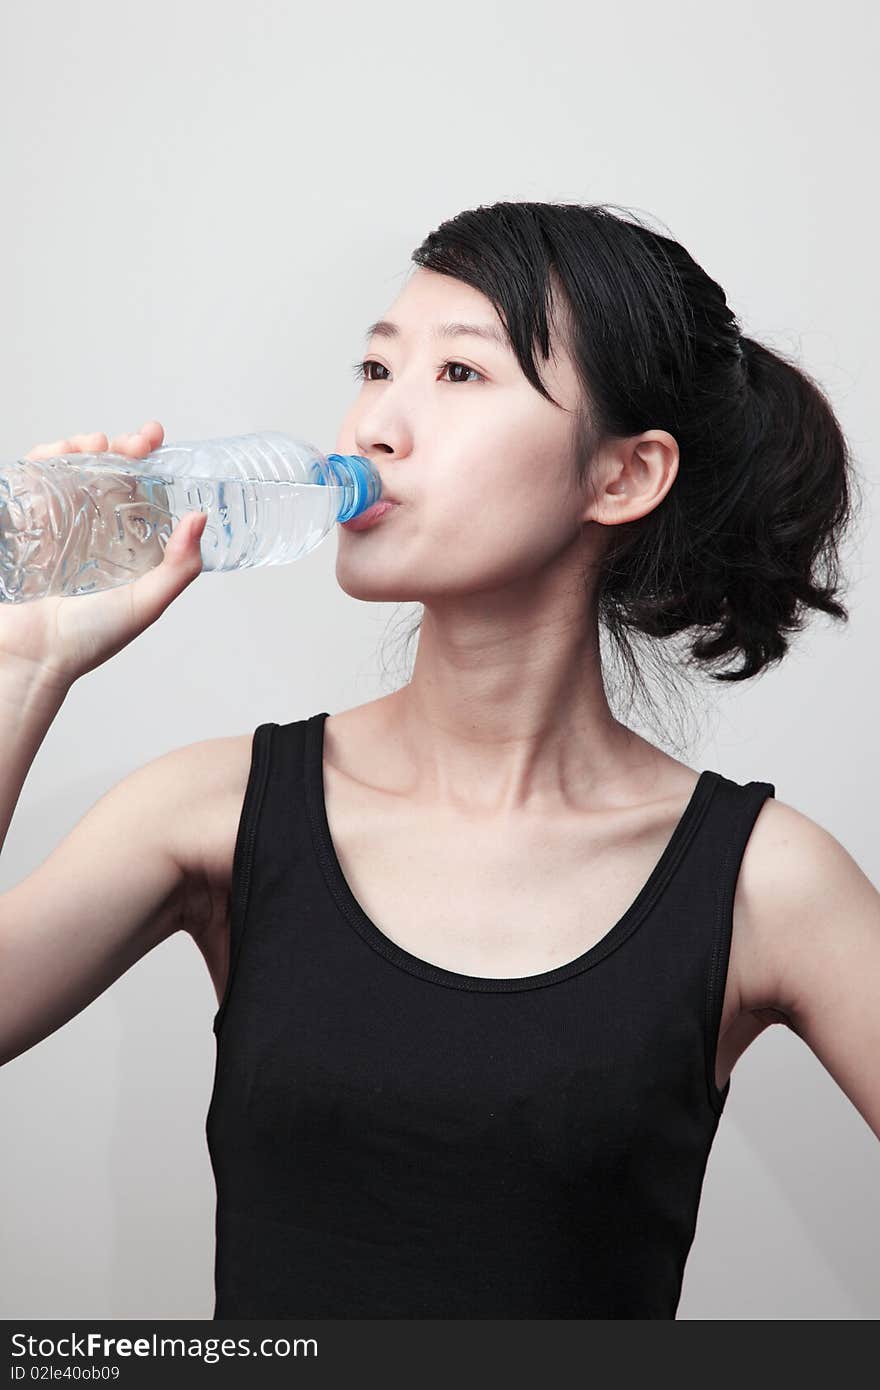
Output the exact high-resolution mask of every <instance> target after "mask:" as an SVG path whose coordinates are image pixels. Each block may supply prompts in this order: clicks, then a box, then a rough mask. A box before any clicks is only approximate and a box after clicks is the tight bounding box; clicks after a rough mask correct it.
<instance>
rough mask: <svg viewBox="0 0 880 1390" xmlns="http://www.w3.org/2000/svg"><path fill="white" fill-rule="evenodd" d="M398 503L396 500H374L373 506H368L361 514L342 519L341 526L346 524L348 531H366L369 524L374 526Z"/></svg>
mask: <svg viewBox="0 0 880 1390" xmlns="http://www.w3.org/2000/svg"><path fill="white" fill-rule="evenodd" d="M397 505H398V504H397V503H396V502H374V503H373V505H372V507H367V510H366V511H365V512H361V514H360V516H355V517H352V519H351V521H341V522H340V523H339V524H340V526H344V527H345V529H346V531H365V530H366V529H367V527H368V526H373V525H374V524H375V523H376V522H377V521H378V520H379V519H380V517H383V516H384V515H385V514H386V512H390V511H392V510H393V509H394V507H396V506H397Z"/></svg>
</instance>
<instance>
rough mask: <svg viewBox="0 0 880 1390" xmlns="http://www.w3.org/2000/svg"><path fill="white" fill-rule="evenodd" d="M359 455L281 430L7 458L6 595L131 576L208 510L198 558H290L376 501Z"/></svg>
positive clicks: (107, 584) (1, 588)
mask: <svg viewBox="0 0 880 1390" xmlns="http://www.w3.org/2000/svg"><path fill="white" fill-rule="evenodd" d="M381 495H382V481H381V478H380V477H379V474H378V472H377V471H376V469H375V468H374V466H373V464H372V463H371V462H370V460H369V459H366V458H363V457H362V456H361V455H360V454H326V455H325V454H323V453H322V452H321V451H320V449H317V448H315V447H314V445H312V444H307V443H305V442H303V441H302V440H297V439H293V438H291V436H290V435H286V434H282V433H280V432H278V431H274V430H267V431H263V432H261V433H259V434H243V435H236V436H232V437H229V438H225V439H204V440H195V441H191V442H188V443H178V444H163V445H162V446H161V447H160V448H158V449H154V450H153V452H152V453H151V454H148V455H147V457H146V458H144V459H139V460H137V462H136V464H133V463H132V461H131V459H127V458H124V457H123V456H122V455H120V454H109V453H103V454H79V453H77V454H63V455H61V456H60V457H58V458H55V459H41V460H38V461H37V460H29V459H21V460H19V461H18V462H17V463H15V464H13V465H11V466H8V467H6V468H0V602H4V603H26V602H28V601H29V600H32V599H38V598H44V597H46V596H48V595H50V594H61V595H64V596H67V597H73V596H76V595H80V594H90V593H94V592H96V591H98V590H100V589H111V588H115V587H116V586H117V585H119V584H127V583H129V582H130V581H131V580H133V579H136V578H137V577H138V576H139V575H141V574H145V573H146V572H147V570H149V569H152V568H153V567H154V566H155V565H158V564H160V563H161V561H162V555H163V553H164V550H165V546H166V545H167V543H168V540H169V538H170V536H171V532H172V529H173V528H174V526H175V525H176V524H177V522H178V521H179V520H180V519H181V517H183V516H184V515H185V514H186V513H187V512H190V511H206V512H207V513H208V519H207V521H206V523H205V529H204V531H203V532H202V536H201V541H200V546H201V554H202V569H203V570H204V571H211V570H237V569H252V568H255V567H256V566H259V565H284V564H288V563H290V562H291V561H292V560H298V559H299V558H300V557H301V556H303V555H307V554H308V553H309V552H310V551H311V550H314V548H315V546H317V545H318V544H320V542H321V541H322V540H323V539H324V538H325V537H326V536H327V535H329V533H330V531H331V530H332V529H333V527H334V525H335V524H336V523H337V522H345V521H348V520H351V519H352V518H354V517H358V516H362V515H363V513H364V512H366V511H367V510H368V508H370V507H372V506H374V505H375V503H377V502H378V501H379V499H380V498H381Z"/></svg>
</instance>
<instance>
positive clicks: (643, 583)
mask: <svg viewBox="0 0 880 1390" xmlns="http://www.w3.org/2000/svg"><path fill="white" fill-rule="evenodd" d="M614 207H616V205H614V204H602V205H598V204H586V205H584V204H572V203H546V202H541V203H536V202H519V203H510V202H499V203H494V204H492V205H490V206H480V207H478V208H475V209H469V210H467V211H465V212H461V213H459V214H458V215H457V216H455V217H453V218H451V219H449V220H447V221H445V222H442V223H441V224H440V226H439V227H438V228H437V229H436V231H432V232H430V233H429V235H428V236H427V237H426V238H425V239H424V241H423V242H422V244H421V245H420V246H419V247H417V249H416V250H415V251H414V252H413V253H412V257H411V259H412V261H413V263H414V265H415V266H417V267H424V268H426V269H428V270H433V271H436V272H438V273H440V274H442V275H449V276H452V277H454V278H455V279H458V280H461V281H462V282H464V283H465V284H467V285H471V286H472V287H474V288H475V289H477V290H480V291H481V292H482V293H483V294H484V295H486V296H487V298H488V299H489V300H490V301H491V302H492V304H493V305H494V306H495V309H496V310H497V312H498V315H499V317H500V319H501V322H502V324H503V325H504V328H505V330H506V332H507V334H508V337H509V339H510V342H511V346H512V348H513V350H514V352H515V353H516V357H517V360H518V361H519V364H520V367H521V368H522V371H523V373H524V375H525V376H526V378H527V379H528V381H529V382H530V383H531V384H532V385H533V386H534V388H535V390H536V391H538V392H540V393H541V395H543V396H545V397H546V398H547V399H548V400H552V399H553V397H552V396H551V395H550V394H549V392H548V391H547V389H546V387H545V385H544V383H543V381H542V379H541V376H540V373H539V371H538V368H537V366H536V359H535V349H536V347H537V349H538V350H539V351H540V353H541V356H542V358H543V359H544V360H545V361H546V360H547V358H548V355H549V351H550V346H551V345H550V333H549V324H550V321H552V322H554V323H558V324H559V325H560V327H561V329H562V330H563V331H564V335H565V336H564V341H565V345H566V348H567V349H568V351H569V352H570V354H571V357H572V360H573V362H574V364H575V367H576V370H577V373H578V377H579V380H580V384H581V387H582V392H583V398H582V404H581V407H580V409H579V411H578V414H577V417H576V420H575V428H574V435H573V438H574V440H575V468H576V480H577V482H578V484H581V483H583V482H585V481H587V482H588V481H589V476H590V465H591V463H592V461H593V459H594V457H595V456H596V453H597V451H598V450H599V449H600V448H601V447H602V445H603V443H605V442H607V441H609V440H612V439H614V438H625V437H629V436H633V435H638V434H640V433H642V432H643V431H645V430H648V429H655V428H656V429H664V430H668V431H669V432H670V433H671V434H672V435H673V436H674V437H675V439H676V442H677V444H678V447H679V467H678V473H677V476H676V478H675V479H674V481H673V483H672V486H671V487H670V489H669V491H668V492H667V494H666V496H665V497H664V498H663V499H662V501H661V502H660V503H659V504H658V505H657V506H656V507H654V508H653V509H652V510H651V511H650V512H648V513H647V514H646V515H644V516H642V517H639V518H638V519H637V520H635V521H632V522H626V523H622V524H620V525H615V526H609V527H607V528H605V529H607V530H608V531H609V532H610V533H612V534H611V535H610V537H609V542H608V546H607V549H606V550H605V551H604V553H603V555H602V559H601V562H600V563H599V565H598V566H597V568H596V570H595V571H593V572H592V573H591V583H594V584H595V586H596V587H595V602H596V604H597V608H598V618H599V625H600V632H604V634H605V635H606V636H607V638H608V639H609V641H610V643H611V647H612V650H613V651H615V652H616V654H617V656H618V657H619V658H620V659H621V661H622V663H623V665H624V667H625V668H626V670H627V671H628V673H629V676H630V679H631V681H632V684H633V686H638V687H639V688H642V689H644V685H643V681H642V678H641V673H640V670H639V665H640V663H639V660H638V659H637V657H636V654H635V651H634V648H633V643H632V640H631V635H632V637H638V635H642V636H644V637H647V638H651V639H658V638H659V639H664V640H667V639H670V638H673V637H675V636H677V635H679V634H685V633H690V634H691V640H690V641H689V643H688V644H687V645H686V647H685V649H684V651H683V652H682V653H681V658H680V666H681V669H682V670H684V669H690V670H694V671H703V670H706V671H708V672H709V674H710V675H711V679H713V680H715V681H743V680H747V679H748V678H750V677H752V676H755V675H757V674H758V673H759V672H761V671H763V670H764V669H765V668H766V667H768V666H770V665H772V664H774V663H777V662H779V661H780V660H781V659H782V657H783V655H784V654H785V652H786V651H787V649H788V645H789V641H788V635H787V634H789V633H791V632H793V631H799V630H800V629H801V628H802V627H803V623H804V616H805V613H806V610H808V609H816V610H821V611H822V612H824V613H826V614H829V615H830V616H831V617H833V618H835V619H838V620H842V621H844V622H846V621H848V620H849V614H848V612H847V610H846V608H845V607H844V605H843V604H842V603H841V601H840V593H841V587H840V586H841V567H840V546H841V540H842V537H843V534H844V532H845V530H846V528H847V527H848V526H849V524H850V522H851V520H852V518H853V511H854V490H855V486H854V485H855V469H854V466H853V461H852V457H851V454H850V450H849V448H848V445H847V441H846V440H845V438H844V435H843V432H842V430H841V427H840V424H839V422H838V420H837V418H836V416H835V413H834V410H833V408H832V406H831V404H830V402H829V400H828V398H827V397H826V395H825V394H824V393H823V391H822V390H821V388H820V387H819V385H818V384H817V383H816V381H814V380H813V379H812V378H811V377H810V376H809V375H808V374H807V372H806V371H804V369H803V368H802V367H801V366H799V365H796V364H795V363H794V362H792V361H791V360H789V359H788V358H787V357H785V356H784V355H783V354H782V353H781V352H778V351H771V349H770V348H768V347H766V346H764V345H763V344H761V343H759V342H756V341H754V340H753V339H752V338H746V337H743V336H742V335H741V332H740V325H739V323H738V322H737V319H736V316H735V315H734V313H733V311H732V310H731V309H730V307H729V306H728V304H727V299H726V297H725V294H724V291H723V289H722V288H721V286H720V285H719V284H718V283H717V282H716V281H715V280H713V279H712V278H711V276H709V275H708V274H707V273H706V271H705V270H703V269H702V267H701V266H699V265H698V264H697V262H696V261H695V260H694V259H693V257H692V256H691V255H690V254H689V253H688V252H687V251H686V250H685V249H684V247H682V246H681V245H680V244H679V243H678V242H677V241H674V240H672V239H671V238H670V237H667V236H664V235H661V234H660V233H659V232H656V231H653V230H651V229H650V228H649V227H647V226H646V225H644V223H643V221H642V220H640V219H639V217H638V216H637V215H636V214H634V213H633V212H632V211H631V210H630V209H618V211H617V212H615V211H611V210H610V209H611V208H614ZM618 213H623V215H618ZM556 404H558V402H556ZM585 578H586V576H585ZM420 625H421V619H419V623H418V624H417V625H416V626H415V627H414V628H413V629H412V630H411V631H410V633H409V634H408V640H410V639H411V638H412V637H414V636H415V634H416V632H417V631H418V629H419V626H420ZM651 645H652V646H655V645H656V644H651ZM648 655H649V656H650V652H649V653H648ZM734 656H741V658H742V664H741V665H740V666H739V668H738V669H729V668H728V669H725V670H716V669H713V668H716V667H717V666H718V665H719V664H720V663H722V662H723V661H724V660H725V658H730V657H734ZM661 668H662V673H663V674H664V675H669V674H670V671H669V661H668V658H667V657H666V656H665V654H664V657H663V659H662V661H660V662H658V663H657V669H658V673H659V672H660V670H661Z"/></svg>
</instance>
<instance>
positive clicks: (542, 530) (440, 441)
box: [335, 267, 586, 604]
mask: <svg viewBox="0 0 880 1390" xmlns="http://www.w3.org/2000/svg"><path fill="white" fill-rule="evenodd" d="M386 318H387V319H389V320H391V321H392V322H393V323H394V324H396V325H397V327H398V330H399V331H398V332H397V333H395V334H394V335H393V336H388V335H386V334H383V333H374V334H373V336H372V337H371V338H370V339H369V342H368V344H367V347H366V349H365V351H364V359H365V361H367V363H368V365H367V367H366V373H367V379H366V380H364V381H363V383H362V384H361V386H360V387H359V390H358V394H357V396H356V398H355V400H354V401H353V403H352V405H351V407H350V408H349V410H348V412H347V414H346V416H345V418H344V420H343V422H342V424H341V426H340V429H339V433H338V436H337V439H336V444H335V450H336V452H338V453H344V454H347V453H353V454H362V455H363V456H364V457H366V458H368V459H370V460H371V461H372V462H373V463H374V465H375V466H376V468H377V470H378V472H379V474H380V476H381V478H382V484H383V495H385V496H388V497H391V498H395V499H396V500H397V502H398V504H399V505H397V506H395V507H394V508H392V509H391V510H390V511H388V512H386V513H385V515H384V517H383V518H382V519H381V520H379V521H377V522H376V523H375V524H374V525H372V526H370V527H369V528H368V529H367V530H364V531H352V530H349V529H348V528H347V526H346V525H340V526H339V528H338V536H339V548H338V551H337V557H336V577H337V580H338V582H339V584H340V586H341V587H342V589H343V590H344V591H345V592H346V593H348V594H351V595H352V597H354V598H360V599H367V600H373V601H377V602H399V603H404V602H422V603H425V604H430V603H431V602H432V600H437V601H439V600H455V599H456V598H464V597H470V596H476V595H479V594H483V595H488V594H495V595H498V594H499V593H500V592H501V591H503V590H505V589H507V588H516V587H518V586H520V585H522V584H524V583H526V584H530V583H531V582H532V581H533V580H535V579H536V578H537V577H539V576H540V575H541V574H542V572H543V571H546V570H547V569H548V568H549V567H552V566H554V564H558V563H559V561H560V557H561V556H562V554H563V552H566V551H567V550H568V549H569V547H571V546H572V545H573V543H575V542H577V541H578V539H579V538H580V536H581V533H582V531H583V512H584V506H585V501H586V499H585V497H584V496H583V495H581V496H579V495H578V494H577V492H576V491H575V479H574V471H575V470H574V456H573V449H574V438H573V430H574V423H575V417H574V413H573V412H574V410H575V407H576V406H577V404H578V401H579V392H580V387H579V383H578V381H577V378H576V374H575V370H574V367H573V365H572V363H571V360H570V358H569V356H568V354H567V352H566V351H565V349H564V348H563V347H562V345H561V343H560V341H559V339H558V337H557V336H556V333H555V329H552V328H551V348H553V349H554V350H555V352H556V354H557V356H556V358H554V357H553V356H552V355H551V357H550V358H549V359H548V360H547V362H546V363H545V362H543V361H541V359H540V358H539V359H538V367H539V371H540V374H541V377H542V380H543V381H544V384H545V386H546V388H547V390H548V391H549V392H550V394H551V395H552V396H553V397H554V399H555V400H557V401H559V402H560V403H561V406H556V405H554V404H552V402H550V401H548V400H545V398H544V397H543V396H541V395H540V394H539V393H538V392H537V391H536V390H535V389H534V387H533V386H532V385H531V383H530V382H529V381H527V380H526V378H525V376H524V375H523V373H522V370H521V369H520V366H519V363H518V362H517V359H516V356H515V354H514V352H513V350H512V349H511V348H510V347H508V346H505V345H503V344H499V343H496V342H494V341H493V342H490V341H487V340H486V339H483V338H479V337H474V336H471V335H466V334H459V335H457V336H455V337H446V336H439V335H438V334H437V330H438V329H439V328H440V326H441V325H442V324H445V323H450V322H457V323H468V324H476V325H479V326H482V327H486V328H493V327H494V328H495V329H501V327H502V325H501V320H500V319H499V317H498V315H497V313H496V311H495V309H494V306H493V305H492V303H491V301H490V300H488V299H487V298H486V297H485V295H483V294H481V293H480V292H479V291H478V290H475V289H473V288H471V286H469V285H465V284H463V283H462V282H461V281H459V280H455V279H453V278H452V277H450V276H446V275H439V274H437V273H436V272H434V271H431V270H425V269H422V268H421V267H419V268H417V269H416V271H415V272H414V273H413V274H412V276H411V277H410V279H409V280H408V282H407V284H406V286H405V287H404V289H403V290H402V292H401V293H400V295H399V296H398V297H397V299H396V300H395V301H394V303H393V304H392V306H391V308H390V309H389V311H388V313H387V315H386ZM502 332H503V330H502ZM450 363H453V364H455V365H452V366H450V365H449V364H450Z"/></svg>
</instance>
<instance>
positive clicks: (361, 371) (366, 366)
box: [354, 357, 486, 386]
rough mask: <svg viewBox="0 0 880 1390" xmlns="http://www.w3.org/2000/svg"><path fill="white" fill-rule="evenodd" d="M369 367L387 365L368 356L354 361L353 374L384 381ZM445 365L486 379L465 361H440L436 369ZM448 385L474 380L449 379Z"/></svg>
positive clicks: (444, 369)
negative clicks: (361, 360)
mask: <svg viewBox="0 0 880 1390" xmlns="http://www.w3.org/2000/svg"><path fill="white" fill-rule="evenodd" d="M371 367H379V368H380V369H381V370H382V371H383V372H385V371H387V370H388V368H387V367H383V366H382V363H381V362H377V361H375V359H374V358H372V357H368V358H366V360H365V361H363V362H355V364H354V374H355V377H356V378H357V379H358V380H359V381H384V380H385V378H384V377H375V376H373V375H372V373H371V371H370V368H371ZM447 367H461V369H462V371H464V372H470V373H471V375H472V376H474V377H477V378H478V379H479V380H480V381H485V380H486V378H485V377H484V376H483V374H482V372H478V371H477V369H476V367H468V366H467V365H466V363H464V362H441V363H440V367H439V368H438V370H442V371H444V372H445V371H446V368H447ZM449 385H451V386H470V385H476V382H469V381H462V380H461V379H459V380H457V381H456V380H453V381H450V382H449Z"/></svg>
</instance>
